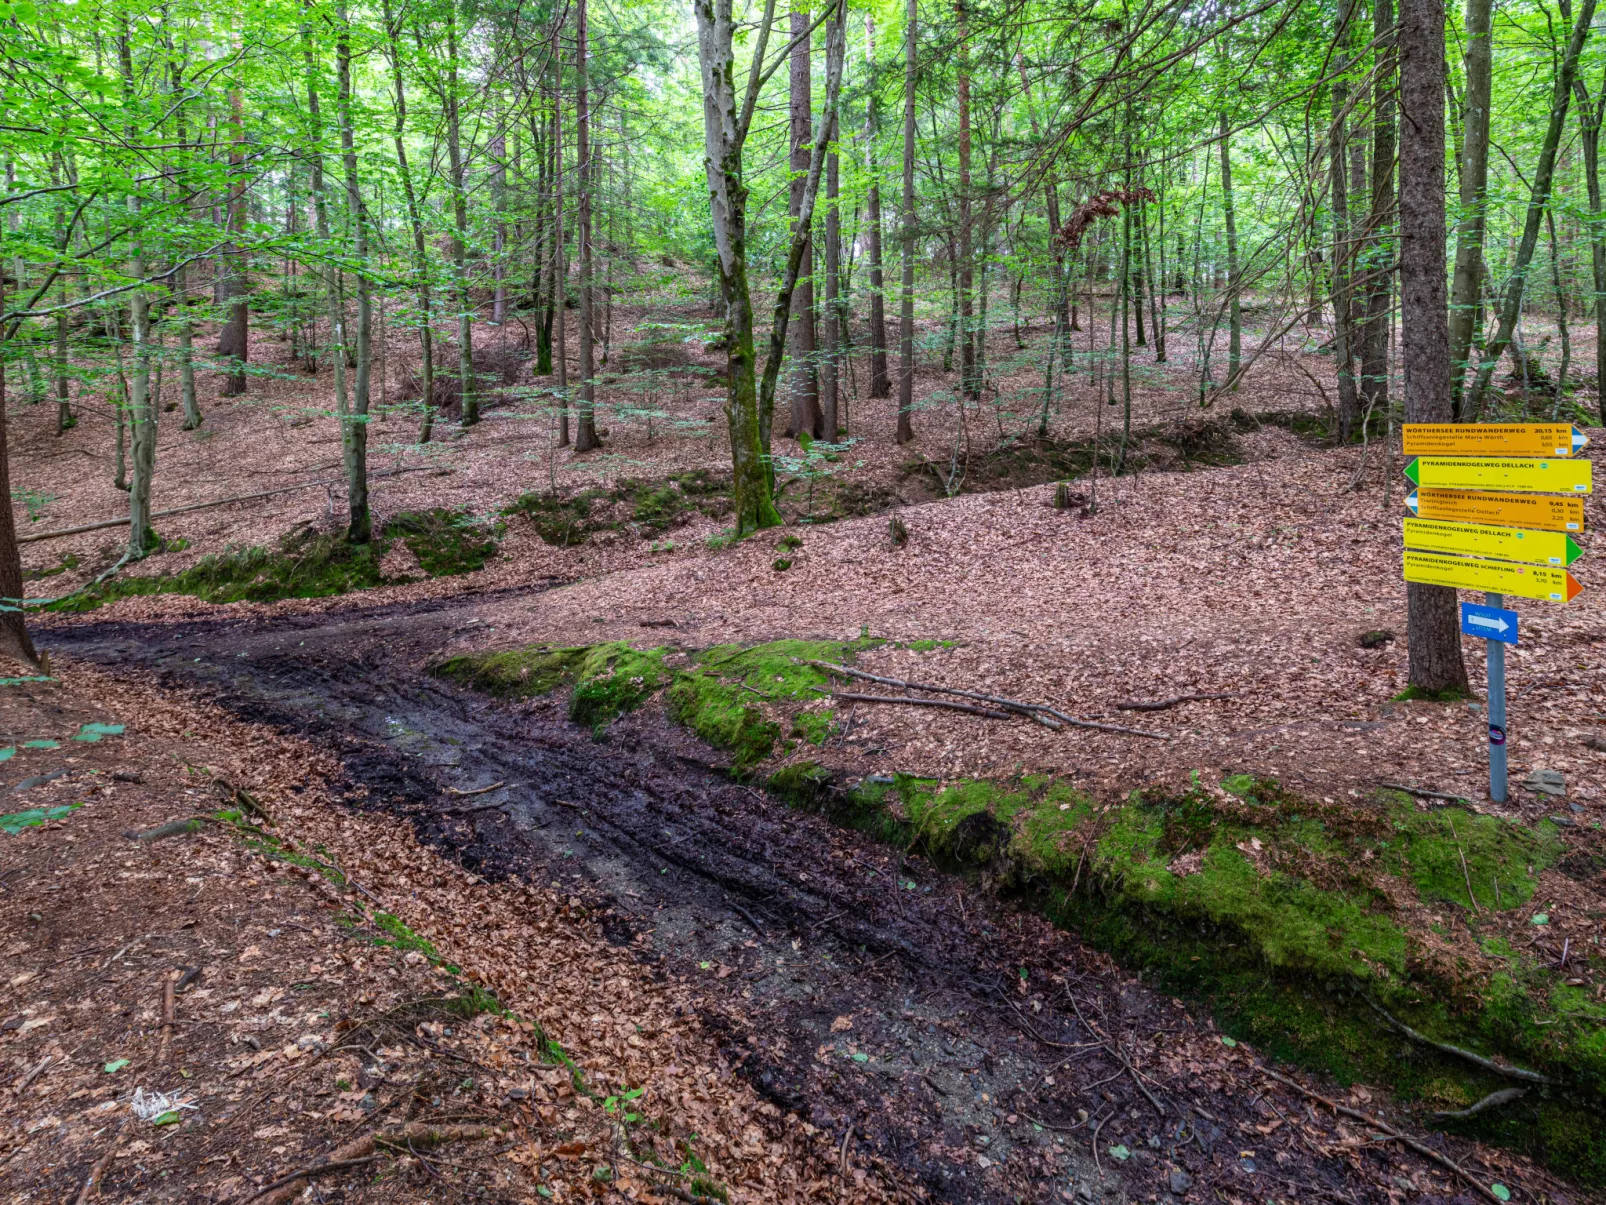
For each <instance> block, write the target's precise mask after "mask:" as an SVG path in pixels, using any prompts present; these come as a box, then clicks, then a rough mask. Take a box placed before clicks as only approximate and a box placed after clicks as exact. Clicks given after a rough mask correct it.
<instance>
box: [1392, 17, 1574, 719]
mask: <svg viewBox="0 0 1606 1205" xmlns="http://www.w3.org/2000/svg"><path fill="white" fill-rule="evenodd" d="M1586 2H1588V0H1586ZM1399 65H1400V112H1401V115H1402V118H1403V120H1402V121H1401V122H1400V334H1401V344H1402V355H1401V362H1402V365H1403V368H1404V371H1405V421H1406V422H1411V423H1446V422H1450V421H1451V419H1452V418H1453V413H1452V410H1451V404H1450V331H1449V320H1448V313H1447V306H1446V300H1447V299H1446V296H1445V285H1444V257H1445V220H1446V219H1445V203H1444V201H1445V198H1444V74H1445V68H1444V4H1443V0H1400V32H1399ZM1406 600H1407V602H1406V607H1407V622H1408V625H1409V627H1408V634H1407V644H1408V647H1409V652H1410V685H1411V686H1412V687H1414V688H1415V689H1416V690H1418V691H1420V692H1422V693H1424V694H1430V695H1442V694H1444V693H1446V692H1449V693H1454V694H1464V693H1465V692H1466V691H1467V668H1466V664H1465V662H1464V661H1463V660H1462V658H1461V632H1460V623H1459V620H1458V617H1457V613H1456V593H1455V590H1454V589H1452V588H1450V587H1448V586H1425V585H1421V584H1419V583H1417V582H1411V583H1409V584H1408V585H1407V586H1406Z"/></svg>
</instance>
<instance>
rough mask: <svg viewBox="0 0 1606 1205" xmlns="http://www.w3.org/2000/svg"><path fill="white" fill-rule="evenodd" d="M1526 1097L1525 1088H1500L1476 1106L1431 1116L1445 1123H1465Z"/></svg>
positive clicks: (1526, 1091) (1526, 1090)
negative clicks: (1486, 1110) (1480, 1114)
mask: <svg viewBox="0 0 1606 1205" xmlns="http://www.w3.org/2000/svg"><path fill="white" fill-rule="evenodd" d="M1527 1095H1528V1089H1526V1088H1501V1089H1500V1090H1499V1091H1498V1092H1491V1093H1489V1095H1488V1096H1485V1097H1484V1098H1483V1099H1482V1100H1480V1101H1479V1102H1478V1103H1477V1104H1475V1105H1473V1106H1472V1107H1471V1108H1469V1109H1455V1110H1452V1111H1450V1112H1445V1113H1435V1114H1434V1115H1433V1116H1435V1117H1441V1118H1443V1119H1444V1120H1446V1121H1465V1120H1466V1119H1467V1118H1469V1117H1476V1116H1477V1115H1478V1114H1479V1113H1482V1112H1483V1111H1484V1110H1485V1109H1497V1108H1499V1107H1500V1106H1501V1105H1509V1104H1510V1103H1511V1102H1512V1101H1514V1100H1521V1099H1522V1098H1523V1097H1524V1096H1527Z"/></svg>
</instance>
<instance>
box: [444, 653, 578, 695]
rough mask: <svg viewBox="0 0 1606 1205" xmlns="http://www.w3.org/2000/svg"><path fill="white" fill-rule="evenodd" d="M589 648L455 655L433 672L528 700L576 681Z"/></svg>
mask: <svg viewBox="0 0 1606 1205" xmlns="http://www.w3.org/2000/svg"><path fill="white" fill-rule="evenodd" d="M589 651H590V646H589V645H581V646H579V647H577V648H576V647H565V646H562V645H552V644H532V645H528V646H526V647H524V648H517V649H505V650H502V651H500V652H491V653H467V654H464V655H463V656H460V657H452V658H450V659H449V660H446V661H443V662H441V663H440V664H439V665H436V666H435V667H434V668H433V669H432V670H431V671H430V672H431V673H433V674H435V675H436V676H437V677H441V678H449V679H450V680H451V681H453V682H456V683H457V684H458V685H460V686H466V687H468V688H470V689H471V690H478V691H482V692H484V693H485V694H488V695H492V696H494V697H496V698H499V699H527V698H534V697H536V696H538V695H547V694H551V693H552V692H553V691H554V690H556V689H557V688H558V687H560V686H563V685H566V684H567V683H569V682H571V681H573V680H574V678H575V676H576V674H577V673H578V672H579V668H580V662H581V661H582V660H584V659H585V656H586V654H587V653H588V652H589Z"/></svg>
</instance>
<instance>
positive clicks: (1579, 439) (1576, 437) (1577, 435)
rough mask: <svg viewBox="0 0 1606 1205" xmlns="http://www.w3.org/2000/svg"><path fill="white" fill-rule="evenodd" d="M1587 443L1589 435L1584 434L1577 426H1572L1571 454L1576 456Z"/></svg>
mask: <svg viewBox="0 0 1606 1205" xmlns="http://www.w3.org/2000/svg"><path fill="white" fill-rule="evenodd" d="M1588 443H1589V436H1587V435H1585V434H1584V433H1583V432H1582V431H1580V430H1579V429H1578V428H1577V427H1574V428H1573V455H1574V456H1576V455H1578V453H1580V452H1582V451H1583V450H1584V448H1585V447H1586V446H1587V445H1588Z"/></svg>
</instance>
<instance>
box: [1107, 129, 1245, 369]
mask: <svg viewBox="0 0 1606 1205" xmlns="http://www.w3.org/2000/svg"><path fill="white" fill-rule="evenodd" d="M1228 133H1229V123H1228V120H1227V114H1226V113H1225V112H1223V113H1222V114H1221V216H1222V220H1223V222H1224V223H1225V224H1226V233H1227V388H1228V389H1229V390H1231V391H1232V392H1234V393H1236V392H1237V391H1238V372H1239V369H1240V366H1241V365H1242V362H1243V342H1244V320H1243V310H1242V308H1241V305H1240V298H1239V285H1240V281H1239V279H1238V214H1237V211H1236V210H1235V209H1234V207H1233V196H1232V154H1231V151H1230V146H1229V143H1228ZM1124 254H1125V252H1124V251H1123V255H1124Z"/></svg>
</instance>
